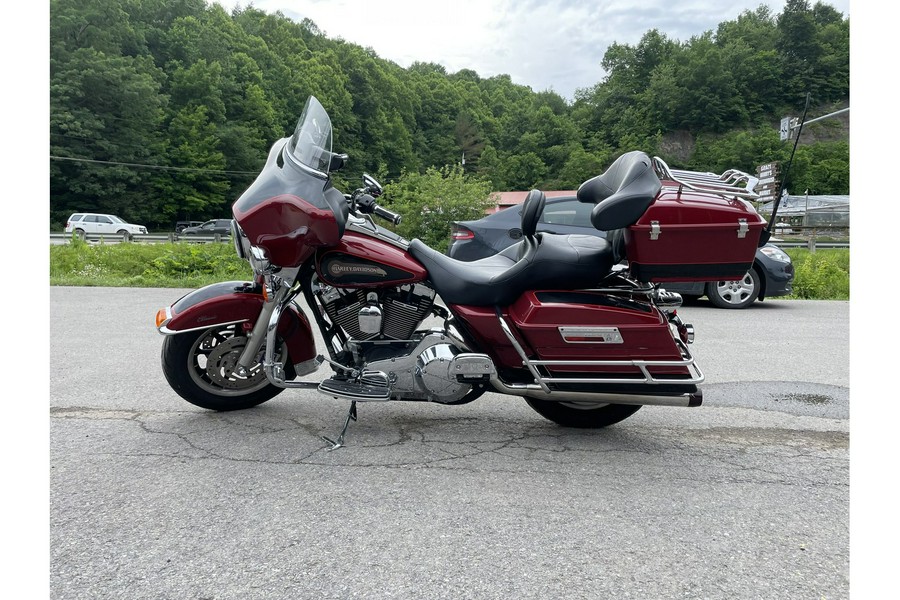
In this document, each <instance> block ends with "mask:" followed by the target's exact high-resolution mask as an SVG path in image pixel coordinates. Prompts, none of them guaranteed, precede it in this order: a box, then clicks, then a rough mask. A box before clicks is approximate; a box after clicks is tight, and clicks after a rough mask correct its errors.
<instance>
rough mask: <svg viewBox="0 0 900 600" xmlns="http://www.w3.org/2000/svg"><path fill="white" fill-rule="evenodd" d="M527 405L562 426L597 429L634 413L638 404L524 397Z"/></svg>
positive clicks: (638, 406)
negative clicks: (562, 400) (556, 400)
mask: <svg viewBox="0 0 900 600" xmlns="http://www.w3.org/2000/svg"><path fill="white" fill-rule="evenodd" d="M525 402H527V403H528V406H530V407H531V408H533V409H534V410H536V411H537V412H538V414H540V415H541V416H542V417H544V418H545V419H549V420H551V421H553V422H554V423H556V424H558V425H562V426H563V427H576V428H578V429H599V428H601V427H607V426H609V425H613V424H615V423H618V422H619V421H623V420H625V419H627V418H628V417H630V416H631V415H633V414H634V413H636V412H637V411H638V409H639V408H640V407H641V405H640V404H603V403H601V402H555V401H549V400H536V399H534V398H525Z"/></svg>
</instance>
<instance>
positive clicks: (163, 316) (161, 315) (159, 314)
mask: <svg viewBox="0 0 900 600" xmlns="http://www.w3.org/2000/svg"><path fill="white" fill-rule="evenodd" d="M168 320H169V309H168V308H161V309H159V310H158V311H156V327H157V329H158V328H160V327H162V325H163V323H165V322H166V321H168Z"/></svg>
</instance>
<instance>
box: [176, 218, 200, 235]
mask: <svg viewBox="0 0 900 600" xmlns="http://www.w3.org/2000/svg"><path fill="white" fill-rule="evenodd" d="M199 225H203V221H178V222H177V223H175V233H181V232H182V231H184V230H185V229H187V228H188V227H197V226H199Z"/></svg>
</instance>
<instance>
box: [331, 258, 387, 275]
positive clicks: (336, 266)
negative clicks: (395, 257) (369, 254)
mask: <svg viewBox="0 0 900 600" xmlns="http://www.w3.org/2000/svg"><path fill="white" fill-rule="evenodd" d="M328 272H329V273H330V274H331V276H332V277H343V276H344V275H368V276H370V277H387V271H385V270H384V269H382V268H381V267H377V266H375V265H359V264H352V263H345V262H341V261H339V260H333V261H331V262H330V263H329V264H328Z"/></svg>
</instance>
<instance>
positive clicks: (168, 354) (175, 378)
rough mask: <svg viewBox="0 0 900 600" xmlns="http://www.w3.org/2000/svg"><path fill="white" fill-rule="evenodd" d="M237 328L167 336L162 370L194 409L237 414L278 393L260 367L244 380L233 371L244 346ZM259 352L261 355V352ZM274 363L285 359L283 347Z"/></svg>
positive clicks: (245, 339) (251, 371)
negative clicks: (235, 411) (196, 407)
mask: <svg viewBox="0 0 900 600" xmlns="http://www.w3.org/2000/svg"><path fill="white" fill-rule="evenodd" d="M239 327H240V326H239V325H222V326H218V327H213V328H211V329H207V330H205V331H192V332H187V333H179V334H176V335H170V336H167V337H166V339H165V340H164V341H163V347H162V368H163V374H164V375H165V376H166V380H167V381H168V382H169V385H170V386H172V389H173V390H175V392H176V393H177V394H178V395H179V396H181V397H182V398H184V399H185V400H187V401H188V402H190V403H191V404H194V405H196V406H199V407H201V408H207V409H210V410H223V411H224V410H240V409H243V408H250V407H253V406H256V405H258V404H262V403H263V402H265V401H266V400H270V399H272V398H274V397H275V396H276V395H278V394H279V393H281V391H282V390H283V388H280V387H278V386H275V385H272V384H271V383H269V380H268V379H267V378H266V374H265V372H264V371H263V367H262V364H260V363H258V362H257V363H255V364H254V365H252V366H251V367H250V369H249V372H248V374H247V376H246V377H239V376H238V375H236V374H235V372H234V370H235V368H236V367H237V361H238V358H239V357H240V355H241V352H242V351H243V349H244V346H245V345H246V343H247V338H246V336H245V335H244V334H243V332H242V331H241V330H240V329H239ZM261 352H262V351H261ZM275 355H276V360H281V358H280V357H281V356H284V355H285V351H284V346H282V348H281V350H280V352H276V353H275Z"/></svg>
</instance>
